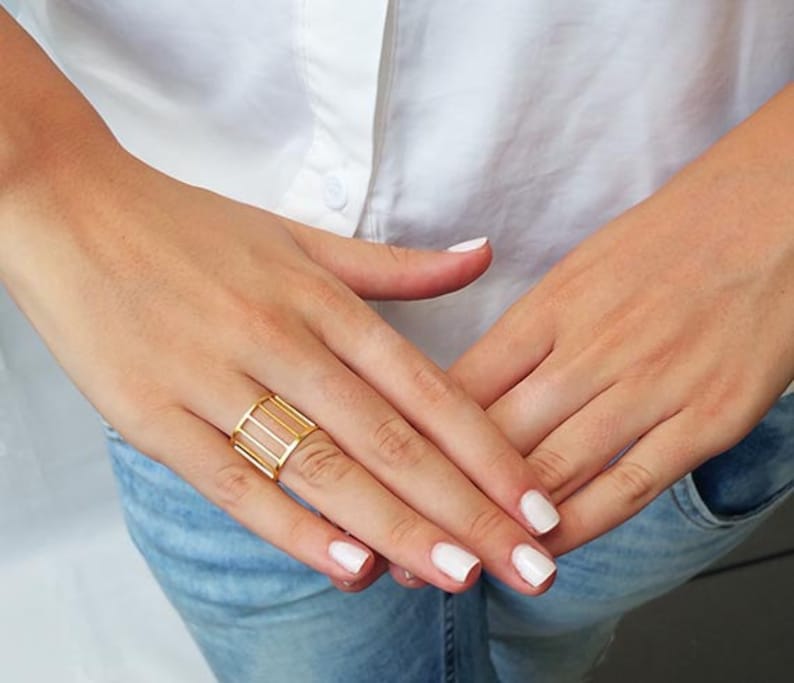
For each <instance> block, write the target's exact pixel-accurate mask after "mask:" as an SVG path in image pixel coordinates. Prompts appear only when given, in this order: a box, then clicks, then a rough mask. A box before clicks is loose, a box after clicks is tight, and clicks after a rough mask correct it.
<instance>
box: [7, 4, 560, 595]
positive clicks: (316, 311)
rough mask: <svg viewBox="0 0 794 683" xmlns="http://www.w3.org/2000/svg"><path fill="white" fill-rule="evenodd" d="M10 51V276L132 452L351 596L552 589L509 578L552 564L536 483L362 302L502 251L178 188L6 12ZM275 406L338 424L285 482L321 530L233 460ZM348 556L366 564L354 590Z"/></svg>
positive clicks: (442, 277)
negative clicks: (125, 140)
mask: <svg viewBox="0 0 794 683" xmlns="http://www.w3.org/2000/svg"><path fill="white" fill-rule="evenodd" d="M0 45H2V46H3V48H2V52H3V63H4V65H6V66H5V67H4V69H2V70H0V91H2V92H3V93H4V96H3V98H1V99H0V280H1V281H2V282H3V284H4V285H5V286H6V287H7V289H8V290H9V292H10V293H11V295H12V296H13V298H14V299H15V300H16V302H17V304H18V305H19V306H20V308H21V309H22V310H23V311H24V313H25V314H26V315H27V316H28V317H29V319H30V320H31V321H32V323H33V324H34V326H35V327H36V329H37V330H38V332H39V333H40V334H41V336H42V337H43V339H44V340H45V342H46V343H47V345H48V346H49V348H50V349H51V351H52V352H53V354H54V355H55V356H56V358H57V359H58V360H59V362H60V363H61V365H62V366H63V367H64V369H65V370H66V371H67V373H68V374H69V375H70V376H71V378H72V379H73V380H74V382H75V383H76V385H77V386H78V387H79V388H80V390H81V391H82V392H83V393H84V394H85V396H86V397H87V398H88V399H89V400H90V401H91V402H92V403H93V404H94V406H96V407H97V409H98V410H99V411H100V412H101V413H102V414H103V415H104V416H105V417H106V419H108V421H109V422H111V423H112V424H113V425H114V427H115V428H116V429H117V430H118V431H119V432H120V433H121V434H122V435H123V436H124V437H125V438H126V439H127V441H129V442H130V443H131V444H132V445H133V446H135V447H136V448H138V449H140V450H141V451H143V452H144V453H146V454H147V455H149V456H151V457H152V458H154V459H155V460H157V461H159V462H161V463H163V464H165V465H167V466H168V467H169V468H171V469H172V470H173V471H175V472H176V473H177V474H179V475H180V476H182V477H183V478H184V479H185V480H186V481H188V482H189V483H191V484H192V485H193V486H195V487H196V489H198V490H199V491H200V492H201V493H203V494H204V495H205V496H206V497H207V498H208V499H209V500H211V501H212V502H214V503H216V504H217V505H218V506H220V507H221V508H223V509H224V510H225V511H226V512H228V513H229V514H230V515H231V516H233V517H234V518H235V519H237V520H238V521H239V522H240V523H242V524H243V525H245V526H246V527H248V528H249V529H251V530H252V531H253V532H254V533H257V534H258V535H260V536H261V537H262V538H264V539H265V540H267V541H269V542H270V543H272V544H273V545H275V546H277V547H279V548H281V549H282V550H284V551H285V552H287V553H289V554H290V555H292V556H293V557H295V558H297V559H298V560H300V561H302V562H304V563H306V564H307V565H309V566H311V567H313V568H314V569H316V570H317V571H319V572H322V573H324V574H326V575H328V576H329V578H331V579H332V580H333V581H335V582H336V583H337V584H341V585H342V586H343V587H345V589H346V590H356V589H359V588H360V587H363V586H365V585H367V584H368V582H369V581H371V580H373V579H374V578H375V577H377V575H378V573H379V571H380V569H381V568H382V567H383V566H385V560H383V559H381V557H382V558H388V560H390V561H392V562H394V563H395V564H398V565H399V566H401V567H405V568H406V569H408V570H410V571H411V572H412V573H413V574H414V575H415V576H417V577H420V578H421V580H423V581H426V582H428V583H431V584H433V585H435V586H438V587H439V588H442V589H444V590H446V591H452V592H458V591H462V590H465V589H467V588H469V587H470V586H471V585H472V584H473V583H474V582H475V581H476V580H477V578H478V576H479V572H480V569H481V567H484V568H485V569H487V570H488V571H489V572H491V573H493V574H495V575H496V576H499V577H500V578H501V579H502V580H503V581H505V582H506V583H507V584H508V585H511V586H512V587H514V588H515V589H516V590H517V591H520V592H523V593H525V594H528V595H533V594H537V593H539V592H542V591H543V590H545V589H547V588H548V586H549V585H550V584H551V581H552V580H553V578H550V579H549V580H547V581H546V582H545V583H544V584H543V585H541V586H539V587H534V588H533V587H532V586H530V585H529V584H527V583H525V582H524V581H523V580H522V579H521V577H520V575H519V574H518V572H517V571H516V570H515V568H514V567H513V565H512V562H511V553H512V551H513V548H514V547H515V546H517V545H519V544H529V545H531V546H533V547H535V548H537V549H538V550H540V552H544V553H546V551H545V550H543V549H542V548H541V546H540V545H539V543H538V542H537V541H536V540H535V539H534V537H533V535H532V532H531V529H530V528H529V525H528V524H527V522H526V521H525V520H524V518H523V517H522V515H521V512H520V507H519V501H520V499H521V496H522V495H523V494H524V493H525V492H526V491H528V490H532V489H538V483H537V482H536V481H535V479H534V475H533V473H532V471H531V469H530V467H529V466H528V465H527V463H526V462H525V461H524V460H523V458H522V457H521V455H520V454H519V452H518V451H517V450H515V449H514V448H513V447H512V446H511V444H510V442H509V441H508V440H507V438H506V437H505V436H504V435H503V434H502V433H501V431H500V430H499V429H498V428H497V427H496V425H495V424H494V423H493V422H492V421H491V420H490V419H489V418H488V417H487V415H486V414H485V412H484V411H483V409H482V408H481V407H480V406H479V405H478V404H477V403H476V402H475V401H474V400H473V399H472V398H471V397H469V396H468V395H467V394H466V393H465V392H464V391H463V390H462V389H461V388H460V387H459V386H458V385H457V384H456V383H455V382H453V381H452V380H450V378H449V377H447V375H446V374H445V373H444V372H442V371H441V370H440V369H439V368H438V367H437V366H435V365H434V364H433V363H432V362H430V361H429V360H428V359H427V358H426V357H425V356H424V355H423V354H422V353H420V352H419V351H418V350H417V349H416V348H415V347H413V346H412V345H411V344H410V343H409V342H408V341H406V340H405V339H404V338H402V337H401V336H400V335H399V334H397V333H396V332H395V331H394V330H393V329H392V328H391V327H389V326H388V325H387V324H386V323H384V322H383V320H381V319H380V318H379V317H378V316H377V315H376V314H375V313H374V312H373V311H372V310H371V308H370V307H369V306H368V305H366V303H365V302H364V301H363V300H362V297H366V298H382V297H388V298H398V299H400V298H403V299H412V298H421V297H428V296H435V295H438V294H440V293H443V292H447V291H452V290H454V289H457V288H459V287H461V286H463V285H465V284H466V283H468V282H470V281H471V280H473V279H474V278H476V277H477V276H478V275H479V274H481V273H482V272H483V271H484V270H485V268H487V266H488V263H489V262H490V258H491V253H490V249H489V248H488V247H487V246H485V247H483V248H481V249H479V250H476V251H474V252H470V253H464V254H453V253H445V252H438V253H433V252H418V251H412V250H407V249H399V248H396V247H389V246H387V245H376V244H369V243H366V242H363V241H360V240H351V239H345V238H341V237H338V236H335V235H332V234H329V233H326V232H324V231H322V230H317V229H312V228H308V227H306V226H302V225H299V224H297V223H294V222H291V221H288V220H286V219H283V218H281V217H278V216H276V215H274V214H271V213H268V212H266V211H262V210H260V209H256V208H254V207H251V206H247V205H244V204H241V203H238V202H234V201H232V200H229V199H226V198H224V197H221V196H218V195H216V194H213V193H211V192H208V191H205V190H202V189H199V188H196V187H191V186H188V185H185V184H183V183H180V182H178V181H176V180H174V179H172V178H169V177H167V176H165V175H163V174H162V173H159V172H158V171H156V170H154V169H152V168H150V167H148V166H146V165H145V164H143V163H141V162H140V161H138V160H136V159H135V158H133V157H132V156H131V155H129V154H128V153H126V152H125V151H124V150H123V149H122V148H121V147H120V146H119V145H118V143H117V142H116V141H115V140H114V139H113V137H112V135H111V134H110V133H109V131H108V130H107V128H106V127H105V126H104V125H103V123H102V121H101V120H100V119H99V117H98V116H97V115H96V113H95V112H94V111H93V110H92V109H91V107H90V106H89V105H88V104H87V102H86V101H85V100H84V99H83V98H82V96H81V95H80V94H79V93H78V91H77V90H76V89H75V88H74V87H73V86H72V85H71V84H70V83H69V82H68V81H67V80H66V79H65V78H64V77H63V76H62V75H61V74H60V73H59V72H58V70H57V69H55V68H54V66H53V65H52V64H51V63H50V61H49V60H48V59H47V57H46V56H45V55H44V53H43V52H42V51H41V50H39V49H38V47H37V46H36V45H35V44H34V43H33V41H31V40H30V39H29V38H28V37H27V35H26V34H25V33H24V32H23V31H22V30H20V29H19V28H18V27H17V26H16V24H15V23H14V22H13V21H12V20H11V18H10V17H9V16H8V15H7V14H6V13H5V12H2V11H0ZM53 102H57V103H58V106H57V107H55V106H52V103H53ZM384 368H388V372H384ZM266 389H270V390H273V391H275V392H277V393H278V394H280V395H281V396H282V397H283V398H284V399H286V400H287V401H289V402H290V403H292V404H293V405H295V406H296V407H297V408H298V409H299V410H301V411H302V412H304V413H305V414H307V415H309V416H311V417H312V419H314V420H315V421H316V422H317V423H318V424H319V425H321V426H324V427H325V430H320V431H318V432H315V433H313V434H312V435H311V436H309V437H308V438H307V439H305V440H304V441H303V442H302V443H301V445H300V447H299V448H298V449H297V450H296V451H295V452H294V454H293V455H292V456H291V457H290V459H289V460H288V461H287V464H286V465H285V467H284V468H283V470H282V473H281V481H282V482H283V484H284V485H285V486H286V487H288V488H289V489H291V490H292V491H294V492H295V493H297V494H298V495H300V496H301V497H302V498H304V499H305V500H306V501H307V502H309V503H311V504H312V505H313V506H314V507H315V508H316V509H317V510H319V512H320V513H322V517H321V516H318V515H315V514H314V513H313V512H311V511H309V510H307V509H305V508H304V507H302V506H300V505H298V504H297V503H296V502H295V501H294V500H292V499H291V498H290V497H289V496H288V495H287V494H286V493H285V492H284V491H282V490H281V488H279V487H278V486H276V485H274V484H273V483H272V482H271V481H270V480H269V479H267V478H265V477H263V476H262V475H261V474H259V473H258V472H257V471H256V470H255V469H254V468H252V467H251V466H250V465H249V464H248V463H247V462H246V461H245V460H243V459H242V458H241V457H240V456H239V455H237V454H236V453H235V452H234V451H233V450H232V449H231V447H230V445H229V443H228V434H229V433H230V432H231V431H232V429H233V428H234V426H235V425H236V423H237V421H238V419H239V418H240V416H241V415H242V414H243V413H244V412H245V410H246V409H247V408H248V406H250V405H251V404H252V403H253V402H254V401H256V400H257V399H258V398H259V397H260V396H262V395H263V394H264V393H266ZM449 424H456V425H461V427H460V428H458V429H454V430H450V429H446V428H445V426H446V425H449ZM486 473H487V477H486V476H485V475H486ZM263 511H267V514H263ZM345 531H347V532H349V533H350V534H351V535H347V534H346V533H345ZM332 541H343V542H348V543H352V544H354V545H357V546H358V547H359V548H361V549H363V550H364V551H365V552H367V553H368V560H367V561H366V563H365V564H364V566H363V568H362V569H361V570H360V571H359V572H358V573H357V574H355V575H351V574H350V573H349V572H347V571H346V570H345V569H344V568H343V567H341V566H340V565H339V564H337V563H336V562H334V561H333V559H332V558H331V557H330V556H329V552H328V549H329V546H330V544H331V542H332ZM439 542H445V543H450V544H454V545H457V546H460V547H462V548H465V549H467V550H468V551H469V552H471V553H473V554H474V555H476V557H478V558H479V559H480V561H481V564H480V565H477V566H475V567H474V568H473V569H472V570H471V571H469V573H468V575H467V576H466V577H465V579H464V580H463V581H460V582H459V581H455V580H453V579H451V578H450V577H449V576H447V575H446V574H445V573H443V572H441V571H440V570H439V569H438V568H437V567H436V566H435V565H434V564H433V563H432V562H431V557H432V556H431V549H432V548H433V547H434V546H435V545H436V544H437V543H439ZM546 554H548V553H546ZM378 556H381V557H378ZM368 577H371V578H368Z"/></svg>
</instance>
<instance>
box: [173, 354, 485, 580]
mask: <svg viewBox="0 0 794 683" xmlns="http://www.w3.org/2000/svg"><path fill="white" fill-rule="evenodd" d="M329 355H330V354H329ZM331 358H333V357H331ZM315 360H316V358H315ZM334 362H336V361H335V359H334ZM205 386H206V387H208V389H209V390H208V391H207V392H205V393H204V394H202V396H204V398H201V397H199V396H196V395H193V396H191V398H190V399H189V400H190V404H189V405H188V407H189V408H190V409H191V410H193V409H194V406H196V408H195V409H197V410H199V411H205V412H204V415H205V416H206V418H207V419H208V420H210V421H211V422H212V423H213V424H214V425H215V426H216V427H218V428H219V429H220V430H221V431H222V432H224V433H231V432H232V430H233V429H234V427H235V425H236V424H237V422H238V420H239V419H240V416H241V415H242V414H244V413H245V406H251V405H253V404H254V402H255V401H257V400H258V399H259V398H261V397H262V396H263V395H265V394H267V393H268V392H267V390H266V389H265V388H264V387H263V386H261V385H260V384H259V383H257V382H255V381H254V380H252V379H250V378H248V377H244V376H241V375H237V374H236V373H234V372H230V373H229V374H227V375H224V374H222V373H219V374H218V375H217V376H215V377H212V376H208V377H206V378H205ZM218 396H223V397H224V401H220V402H219V401H217V399H216V398H215V397H218ZM288 400H289V399H288ZM290 402H292V401H291V400H290ZM293 405H294V404H293ZM240 406H243V407H242V408H241V407H240ZM269 407H270V409H271V410H272V411H274V412H272V413H266V412H264V411H257V412H255V413H254V414H252V417H253V418H254V419H252V420H250V424H248V423H246V424H247V426H246V431H249V430H250V431H249V433H250V434H251V436H253V437H254V439H256V440H257V441H254V440H253V439H248V440H247V442H251V443H253V445H254V446H255V447H256V449H259V450H260V451H261V450H263V449H264V448H270V449H272V450H273V451H274V452H276V453H280V452H282V451H283V444H282V445H281V446H280V445H279V444H278V443H276V442H275V441H274V437H273V435H274V434H275V435H276V436H277V437H279V438H281V439H282V440H283V441H284V442H285V443H290V442H291V441H292V437H291V436H290V435H289V434H288V433H287V432H285V431H283V426H280V423H279V422H278V419H279V414H277V413H276V412H275V411H277V409H276V408H274V407H273V406H272V405H270V406H269ZM295 407H297V408H298V409H299V410H301V411H305V410H306V408H305V407H304V406H303V405H300V404H298V405H296V406H295ZM199 414H201V413H199ZM308 414H312V415H313V413H311V412H309V413H308ZM280 417H281V419H284V417H285V416H284V415H283V414H281V415H280ZM241 459H242V458H241ZM279 481H281V482H282V483H283V484H284V485H285V486H286V487H287V488H288V489H290V490H291V491H292V492H294V493H295V494H297V495H298V496H299V497H300V498H302V499H303V500H305V501H307V502H308V503H309V504H311V505H312V506H313V507H314V508H316V509H317V510H318V511H319V512H320V513H322V515H324V516H325V517H326V518H327V519H328V520H329V521H330V522H332V523H333V524H335V525H336V526H337V527H339V528H341V529H347V530H348V531H349V532H350V533H351V534H352V535H353V536H354V537H355V538H356V539H359V540H360V541H361V542H362V543H363V544H366V545H367V546H368V547H369V548H372V549H373V550H374V551H376V552H378V553H380V554H382V555H385V556H387V557H388V558H389V559H390V560H393V561H395V562H398V563H399V564H401V565H402V566H405V567H406V568H408V569H410V570H411V571H412V572H413V573H414V574H416V575H418V576H422V577H423V578H425V579H426V580H427V581H429V582H431V583H433V585H435V586H438V587H439V588H441V589H443V590H446V591H449V592H459V591H461V590H465V589H466V588H468V587H469V586H470V585H471V583H472V582H473V581H475V580H476V578H477V576H478V575H479V571H480V565H481V563H480V560H479V558H478V557H477V556H475V554H473V553H472V552H470V550H469V549H468V548H466V547H464V545H463V544H462V543H460V542H459V541H458V540H456V539H455V538H454V536H453V535H452V534H451V533H449V532H448V531H445V530H442V529H441V528H439V527H438V526H436V525H435V524H432V523H431V522H429V521H428V520H427V519H425V518H424V517H423V516H422V515H421V514H420V513H418V512H417V511H416V510H414V509H412V508H411V507H409V505H407V504H406V503H405V502H403V500H402V499H400V498H399V497H397V496H396V495H394V493H392V492H391V491H389V490H388V489H387V488H386V487H385V486H383V484H381V483H380V482H379V481H378V480H377V479H375V478H374V477H373V476H372V475H371V474H370V473H369V472H368V471H367V470H366V469H365V468H364V467H362V466H361V465H360V464H359V463H358V462H356V461H355V460H353V459H352V458H350V457H349V456H348V455H346V454H345V453H344V452H343V451H342V449H341V448H340V447H339V446H338V445H337V444H336V443H335V442H334V441H333V440H332V439H331V437H330V436H329V435H328V433H326V432H325V431H323V430H317V431H315V432H313V433H311V434H309V435H308V436H307V437H306V438H304V439H303V440H302V441H300V443H299V444H298V446H297V448H295V450H294V452H292V454H291V455H290V456H289V459H288V460H287V461H286V463H285V464H284V466H283V467H282V468H281V470H280V479H279ZM326 523H327V522H326ZM337 532H338V533H342V534H343V536H344V532H341V531H339V529H337ZM342 550H343V549H342ZM340 559H341V560H344V559H345V558H344V557H341V558H340Z"/></svg>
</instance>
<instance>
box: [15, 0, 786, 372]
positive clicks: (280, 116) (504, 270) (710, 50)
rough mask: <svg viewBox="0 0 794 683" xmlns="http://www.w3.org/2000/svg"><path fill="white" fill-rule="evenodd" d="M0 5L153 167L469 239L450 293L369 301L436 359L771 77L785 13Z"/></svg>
mask: <svg viewBox="0 0 794 683" xmlns="http://www.w3.org/2000/svg"><path fill="white" fill-rule="evenodd" d="M19 5H20V9H19V18H20V20H21V21H22V23H23V24H24V25H25V26H26V27H27V28H28V29H29V30H30V31H31V32H32V33H33V34H34V35H35V36H36V37H37V39H38V40H39V41H40V42H41V43H42V44H43V45H44V46H46V48H47V50H48V51H49V52H50V54H51V55H52V56H53V58H54V59H55V60H56V61H57V63H58V64H59V65H60V66H61V68H62V69H63V70H64V71H65V72H66V73H67V74H68V75H69V77H70V78H71V79H72V80H73V81H74V82H75V83H76V84H77V85H78V86H79V87H80V88H81V89H82V91H83V92H84V93H85V94H86V95H87V97H88V98H89V99H90V101H91V102H92V103H93V104H94V105H95V107H96V108H97V109H98V110H99V111H100V113H101V114H102V115H103V117H104V118H105V120H106V121H107V122H108V123H109V125H110V126H111V128H112V129H113V131H114V132H115V134H116V135H117V136H118V138H119V140H120V141H121V142H122V144H124V145H125V146H126V147H127V148H128V149H129V150H130V151H132V152H133V153H134V154H136V155H137V156H139V157H141V158H142V159H144V160H145V161H147V162H148V163H150V164H151V165H153V166H155V167H157V168H159V169H161V170H163V171H165V172H166V173H169V174H171V175H173V176H175V177H177V178H179V179H181V180H184V181H186V182H189V183H192V184H195V185H200V186H204V187H207V188H210V189H212V190H215V191H216V192H219V193H221V194H224V195H227V196H229V197H233V198H235V199H238V200H241V201H244V202H248V203H250V204H254V205H257V206H260V207H263V208H265V209H269V210H271V211H275V212H277V213H280V214H284V215H286V216H289V217H291V218H293V219H296V220H299V221H302V222H304V223H308V224H310V225H314V226H318V227H321V228H325V229H328V230H332V231H334V232H336V233H339V234H341V235H347V236H352V235H354V234H355V235H357V236H360V237H363V238H366V239H374V240H384V241H390V242H395V243H399V244H404V245H409V246H423V247H434V248H443V247H445V246H447V245H449V244H453V243H455V242H458V241H460V240H462V239H465V238H469V237H474V236H478V235H481V234H486V235H488V236H489V237H490V238H491V241H492V243H493V246H494V251H495V262H494V264H493V266H492V268H491V270H490V272H489V273H487V274H486V275H485V276H484V277H483V278H481V280H479V281H478V282H477V283H475V284H474V285H472V286H470V287H469V288H467V289H466V290H464V291H463V292H462V293H459V294H454V295H450V296H446V297H441V298H439V299H437V300H434V301H430V302H422V303H413V302H410V303H383V304H380V311H381V313H382V314H383V315H384V316H385V317H386V318H387V319H388V320H390V321H391V322H392V323H393V324H395V325H396V326H397V327H398V328H399V329H401V330H402V331H403V332H404V333H405V334H407V335H408V336H409V337H411V338H413V339H414V340H415V341H416V342H418V343H419V344H420V345H421V346H422V347H423V348H424V349H425V350H426V351H428V352H429V353H430V354H431V355H432V356H433V357H435V359H436V360H438V361H439V362H440V363H441V364H447V363H449V362H451V361H452V360H454V358H455V357H457V355H458V354H459V353H460V352H461V351H462V350H463V349H465V348H466V347H467V346H468V345H469V344H470V343H471V342H473V341H474V340H475V339H476V338H477V337H478V336H479V335H480V334H481V333H482V332H483V331H484V330H485V329H486V328H487V326H488V325H490V323H492V322H493V320H494V319H495V318H496V317H497V316H498V315H499V313H501V312H502V311H503V310H504V308H505V307H506V306H508V305H509V304H510V303H512V302H513V301H514V300H515V299H517V298H518V297H519V296H520V295H521V293H522V292H524V291H525V290H526V289H527V287H528V286H529V285H531V284H532V283H533V282H535V281H536V280H537V279H538V278H540V277H541V276H542V275H543V273H544V272H546V271H547V270H548V269H549V267H550V266H552V265H553V264H554V263H555V262H556V261H557V260H558V259H559V258H560V257H561V256H562V255H563V254H564V253H565V252H567V251H568V250H569V249H571V247H572V246H574V245H575V244H576V243H577V242H579V241H580V240H581V239H582V238H584V237H585V236H586V235H588V234H589V233H590V232H592V231H593V230H595V229H597V228H598V227H599V226H600V225H602V224H603V223H605V222H606V221H608V220H609V219H611V218H612V217H614V216H616V215H617V214H619V213H621V212H622V211H624V210H625V209H627V208H628V207H630V206H632V205H633V204H635V203H637V202H638V201H640V200H642V199H644V198H645V197H647V196H648V195H649V194H651V193H652V192H654V190H656V189H657V188H658V187H659V186H660V185H661V184H662V183H663V182H664V181H665V180H666V179H667V178H668V177H669V176H670V175H671V174H672V173H674V172H675V171H676V170H678V169H679V168H681V167H682V166H683V165H684V164H686V163H687V162H688V161H689V160H691V159H692V158H693V157H694V156H696V155H697V154H698V153H699V152H701V151H702V150H704V149H705V148H706V147H708V146H709V145H710V144H711V143H712V142H714V141H715V140H716V139H717V138H718V137H719V136H721V135H722V134H723V133H725V132H726V131H727V130H728V129H730V128H731V127H733V126H734V125H736V124H737V123H739V122H740V121H741V120H742V119H744V118H745V117H747V116H748V115H749V114H750V113H752V111H753V110H754V109H755V108H757V107H758V106H759V105H760V104H762V103H763V102H764V101H765V100H767V99H768V98H769V97H771V96H772V95H773V94H774V93H775V92H776V91H777V90H779V89H780V88H781V87H782V86H783V85H784V84H785V83H786V82H787V81H788V80H790V79H791V78H792V77H794V40H792V36H794V2H792V1H791V0H698V1H697V2H692V0H665V1H664V2H652V1H650V0H645V1H643V2H639V3H638V2H628V0H625V1H623V0H611V1H604V0H597V1H596V0H588V1H584V2H583V1H575V2H574V1H573V0H571V1H564V0H561V1H559V2H548V1H547V0H497V1H495V2H474V1H473V0H469V1H465V2H464V1H462V0H433V1H432V2H428V1H427V0H399V1H395V0H393V1H392V2H388V1H387V0H303V1H301V2H298V1H297V0H236V1H235V2H230V3H219V2H217V0H169V1H168V2H153V1H150V2H146V1H145V0H144V1H142V0H114V1H113V2H106V1H105V0H20V2H19Z"/></svg>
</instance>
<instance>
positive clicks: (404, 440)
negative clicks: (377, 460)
mask: <svg viewBox="0 0 794 683" xmlns="http://www.w3.org/2000/svg"><path fill="white" fill-rule="evenodd" d="M375 445H376V447H377V449H378V454H379V455H380V457H381V458H382V459H383V460H384V461H386V462H387V463H388V464H389V465H390V466H391V467H401V468H406V467H414V466H416V465H417V464H418V463H419V461H420V460H421V458H422V455H421V454H422V445H423V440H422V437H421V436H419V434H417V433H416V432H415V431H414V430H413V429H411V427H410V426H409V425H408V424H407V423H405V422H404V421H403V420H402V419H401V418H399V417H390V418H388V419H387V420H385V421H384V422H382V423H381V424H380V425H379V426H378V428H377V429H376V430H375Z"/></svg>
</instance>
